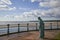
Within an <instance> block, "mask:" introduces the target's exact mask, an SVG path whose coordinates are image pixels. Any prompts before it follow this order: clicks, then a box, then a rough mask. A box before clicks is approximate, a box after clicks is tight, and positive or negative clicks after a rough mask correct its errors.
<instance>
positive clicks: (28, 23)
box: [27, 23, 29, 31]
mask: <svg viewBox="0 0 60 40" xmlns="http://www.w3.org/2000/svg"><path fill="white" fill-rule="evenodd" d="M27 31H29V23H27Z"/></svg>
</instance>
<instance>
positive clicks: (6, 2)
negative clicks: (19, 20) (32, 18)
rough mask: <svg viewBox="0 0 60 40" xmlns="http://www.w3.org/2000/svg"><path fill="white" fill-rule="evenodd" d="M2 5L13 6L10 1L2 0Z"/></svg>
mask: <svg viewBox="0 0 60 40" xmlns="http://www.w3.org/2000/svg"><path fill="white" fill-rule="evenodd" d="M1 3H2V4H3V3H5V4H7V5H11V4H12V3H11V1H10V0H1Z"/></svg>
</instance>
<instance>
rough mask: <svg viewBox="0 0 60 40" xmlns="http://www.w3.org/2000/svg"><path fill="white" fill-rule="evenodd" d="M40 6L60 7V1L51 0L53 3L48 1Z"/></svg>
mask: <svg viewBox="0 0 60 40" xmlns="http://www.w3.org/2000/svg"><path fill="white" fill-rule="evenodd" d="M39 5H40V6H42V7H60V1H58V0H54V1H53V0H51V1H47V2H40V3H39Z"/></svg>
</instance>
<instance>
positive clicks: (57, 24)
mask: <svg viewBox="0 0 60 40" xmlns="http://www.w3.org/2000/svg"><path fill="white" fill-rule="evenodd" d="M57 29H58V21H57Z"/></svg>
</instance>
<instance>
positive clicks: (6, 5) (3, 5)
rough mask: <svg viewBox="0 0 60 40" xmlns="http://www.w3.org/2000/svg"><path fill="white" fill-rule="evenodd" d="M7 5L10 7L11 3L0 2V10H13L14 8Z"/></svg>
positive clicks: (4, 0) (5, 0)
mask: <svg viewBox="0 0 60 40" xmlns="http://www.w3.org/2000/svg"><path fill="white" fill-rule="evenodd" d="M9 5H12V2H11V1H10V0H0V10H9V11H11V10H15V9H16V7H10V6H9Z"/></svg>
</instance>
